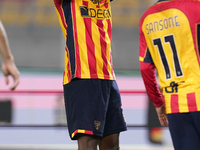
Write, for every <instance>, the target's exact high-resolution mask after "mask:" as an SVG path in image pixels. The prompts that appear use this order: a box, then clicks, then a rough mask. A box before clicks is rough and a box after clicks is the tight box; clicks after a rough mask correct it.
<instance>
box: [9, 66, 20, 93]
mask: <svg viewBox="0 0 200 150" xmlns="http://www.w3.org/2000/svg"><path fill="white" fill-rule="evenodd" d="M11 75H12V77H13V80H14V83H13V84H12V86H11V87H10V90H11V91H13V90H15V88H16V87H17V86H18V84H19V72H18V71H17V70H16V71H15V73H14V74H11Z"/></svg>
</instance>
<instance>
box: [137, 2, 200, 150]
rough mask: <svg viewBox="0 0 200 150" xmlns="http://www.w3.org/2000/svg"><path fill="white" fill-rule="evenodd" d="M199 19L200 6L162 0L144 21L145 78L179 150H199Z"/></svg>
mask: <svg viewBox="0 0 200 150" xmlns="http://www.w3.org/2000/svg"><path fill="white" fill-rule="evenodd" d="M199 14H200V1H197V0H159V1H158V2H157V3H156V4H154V5H153V6H151V7H150V8H149V9H148V10H147V11H146V12H145V13H144V14H143V16H142V18H141V20H140V52H139V56H140V57H139V59H140V69H141V75H142V78H143V80H144V84H145V87H146V91H147V93H148V96H149V98H150V100H151V101H152V102H153V104H154V106H155V107H156V110H157V114H158V117H159V120H160V123H161V125H162V126H168V123H169V130H170V133H171V137H172V141H173V145H174V148H175V150H200V58H199V52H200V15H199ZM155 70H157V73H158V80H159V84H160V88H161V91H162V93H161V92H160V91H159V88H158V84H157V82H156V74H155ZM168 121H169V122H168Z"/></svg>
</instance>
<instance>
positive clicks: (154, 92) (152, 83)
mask: <svg viewBox="0 0 200 150" xmlns="http://www.w3.org/2000/svg"><path fill="white" fill-rule="evenodd" d="M140 70H141V75H142V78H143V81H144V84H145V87H146V91H147V94H148V96H149V99H150V100H151V101H152V102H153V104H154V106H155V107H160V106H162V105H163V104H164V99H163V96H162V93H161V92H160V90H159V87H158V84H157V81H156V75H155V66H154V65H153V64H151V63H144V62H140Z"/></svg>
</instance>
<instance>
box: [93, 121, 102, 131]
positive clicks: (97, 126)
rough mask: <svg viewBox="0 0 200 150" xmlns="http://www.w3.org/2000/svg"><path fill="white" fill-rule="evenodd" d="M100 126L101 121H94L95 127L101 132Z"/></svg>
mask: <svg viewBox="0 0 200 150" xmlns="http://www.w3.org/2000/svg"><path fill="white" fill-rule="evenodd" d="M100 124H101V122H100V121H96V120H95V121H94V126H95V128H96V129H97V130H99V128H100Z"/></svg>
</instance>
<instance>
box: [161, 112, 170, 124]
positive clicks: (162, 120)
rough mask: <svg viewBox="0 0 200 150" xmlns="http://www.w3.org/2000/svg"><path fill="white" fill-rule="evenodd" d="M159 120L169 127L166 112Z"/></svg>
mask: <svg viewBox="0 0 200 150" xmlns="http://www.w3.org/2000/svg"><path fill="white" fill-rule="evenodd" d="M159 120H160V124H161V126H163V127H168V125H169V124H168V119H167V116H166V114H163V115H162V116H161V117H159Z"/></svg>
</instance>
